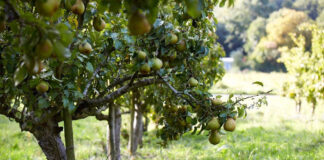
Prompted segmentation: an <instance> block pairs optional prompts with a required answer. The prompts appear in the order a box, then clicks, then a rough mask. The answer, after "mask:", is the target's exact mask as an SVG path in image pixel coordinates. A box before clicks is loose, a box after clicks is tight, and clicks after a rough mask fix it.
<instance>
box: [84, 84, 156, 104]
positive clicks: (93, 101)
mask: <svg viewBox="0 0 324 160" xmlns="http://www.w3.org/2000/svg"><path fill="white" fill-rule="evenodd" d="M161 82H162V81H161V80H157V79H154V78H152V79H144V80H139V81H137V82H136V83H133V85H130V84H127V85H125V86H123V87H120V88H119V89H117V90H116V91H114V92H112V93H110V94H108V95H106V96H105V97H102V98H98V99H90V100H87V101H86V102H87V103H88V104H89V105H91V106H99V105H101V104H104V103H108V102H109V101H112V100H114V99H116V98H118V97H120V96H122V95H123V94H125V93H127V92H129V91H131V90H133V89H135V88H139V87H144V86H148V85H151V84H155V83H161Z"/></svg>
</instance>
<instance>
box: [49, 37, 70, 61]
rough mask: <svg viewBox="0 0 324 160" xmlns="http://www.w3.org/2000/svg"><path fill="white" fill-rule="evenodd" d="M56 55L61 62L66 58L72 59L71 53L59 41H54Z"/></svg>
mask: <svg viewBox="0 0 324 160" xmlns="http://www.w3.org/2000/svg"><path fill="white" fill-rule="evenodd" d="M53 44H54V53H55V54H56V56H57V58H58V59H59V60H60V61H64V59H65V58H69V57H71V52H70V50H69V49H68V48H65V46H64V45H63V44H62V43H61V42H60V41H58V40H55V41H54V43H53Z"/></svg>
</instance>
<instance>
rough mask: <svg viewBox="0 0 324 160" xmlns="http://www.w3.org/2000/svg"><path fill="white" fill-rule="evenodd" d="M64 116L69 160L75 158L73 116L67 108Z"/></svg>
mask: <svg viewBox="0 0 324 160" xmlns="http://www.w3.org/2000/svg"><path fill="white" fill-rule="evenodd" d="M63 118H64V136H65V146H66V154H67V158H68V160H75V154H74V142H73V127H72V116H71V114H70V112H69V110H68V109H66V108H65V109H64V110H63Z"/></svg>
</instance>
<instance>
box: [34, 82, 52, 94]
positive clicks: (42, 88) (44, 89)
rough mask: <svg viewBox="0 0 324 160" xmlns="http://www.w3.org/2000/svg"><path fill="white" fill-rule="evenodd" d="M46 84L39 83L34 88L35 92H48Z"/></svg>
mask: <svg viewBox="0 0 324 160" xmlns="http://www.w3.org/2000/svg"><path fill="white" fill-rule="evenodd" d="M48 88H49V87H48V83H47V82H45V81H42V82H40V83H39V84H38V85H37V86H36V90H37V92H39V93H45V92H47V91H48Z"/></svg>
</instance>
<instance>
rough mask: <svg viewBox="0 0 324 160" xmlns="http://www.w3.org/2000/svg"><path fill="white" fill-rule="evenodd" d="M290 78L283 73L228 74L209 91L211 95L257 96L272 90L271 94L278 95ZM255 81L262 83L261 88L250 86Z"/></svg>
mask: <svg viewBox="0 0 324 160" xmlns="http://www.w3.org/2000/svg"><path fill="white" fill-rule="evenodd" d="M291 78H292V77H291V76H289V75H288V74H285V73H278V72H272V73H261V72H228V73H226V74H225V76H224V77H223V80H222V81H221V82H219V83H217V84H216V85H214V86H213V87H212V88H211V89H210V92H211V93H235V94H258V93H262V92H267V91H269V90H273V91H272V92H271V94H280V92H281V88H282V85H283V83H284V82H285V81H288V80H290V79H291ZM255 81H260V82H262V83H263V85H264V86H263V87H261V86H258V85H255V84H252V83H253V82H255Z"/></svg>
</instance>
